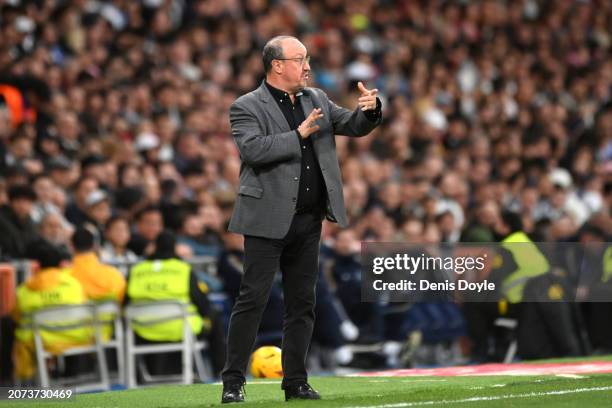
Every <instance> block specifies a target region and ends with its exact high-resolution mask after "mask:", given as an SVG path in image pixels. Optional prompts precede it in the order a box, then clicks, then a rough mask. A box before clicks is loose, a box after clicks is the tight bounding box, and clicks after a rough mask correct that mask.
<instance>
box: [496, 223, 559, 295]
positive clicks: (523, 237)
mask: <svg viewBox="0 0 612 408" xmlns="http://www.w3.org/2000/svg"><path fill="white" fill-rule="evenodd" d="M501 246H502V247H503V248H505V249H506V250H508V251H509V252H510V253H511V254H512V257H513V258H514V262H516V265H517V268H516V271H514V272H513V273H511V274H510V275H509V276H508V277H506V278H505V279H504V280H503V282H502V292H503V293H504V296H505V297H506V299H508V302H510V303H519V302H521V301H522V300H523V289H524V288H525V284H526V283H527V281H528V280H529V279H531V278H534V277H536V276H539V275H543V274H545V273H547V272H548V271H549V269H550V264H549V263H548V260H547V259H546V257H545V256H544V254H543V253H542V251H540V249H539V248H538V247H537V246H536V244H534V243H533V241H532V240H531V239H530V238H529V237H528V236H527V234H525V233H524V232H515V233H513V234H510V235H508V236H507V237H506V238H505V239H504V240H503V241H502V244H501Z"/></svg>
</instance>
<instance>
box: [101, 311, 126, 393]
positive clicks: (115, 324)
mask: <svg viewBox="0 0 612 408" xmlns="http://www.w3.org/2000/svg"><path fill="white" fill-rule="evenodd" d="M95 310H96V318H97V319H98V322H100V325H101V327H102V347H103V348H104V349H105V350H107V349H111V350H112V349H114V350H115V353H116V354H115V355H116V358H117V382H118V383H119V384H121V385H126V384H125V346H124V342H123V338H124V336H123V322H122V320H121V307H120V306H119V304H118V303H116V302H114V301H106V302H100V303H96V304H95ZM109 326H110V327H109ZM107 328H112V333H108V336H107V333H105V330H106V329H107Z"/></svg>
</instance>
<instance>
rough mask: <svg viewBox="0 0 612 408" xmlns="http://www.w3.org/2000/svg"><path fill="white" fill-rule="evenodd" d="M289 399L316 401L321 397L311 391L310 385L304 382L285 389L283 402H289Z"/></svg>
mask: <svg viewBox="0 0 612 408" xmlns="http://www.w3.org/2000/svg"><path fill="white" fill-rule="evenodd" d="M291 399H308V400H318V399H321V396H320V395H319V393H318V392H316V391H315V390H313V389H312V387H311V386H310V384H308V383H306V382H305V383H301V384H296V385H292V386H289V387H287V388H285V401H289V400H291Z"/></svg>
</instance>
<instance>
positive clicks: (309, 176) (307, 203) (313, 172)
mask: <svg viewBox="0 0 612 408" xmlns="http://www.w3.org/2000/svg"><path fill="white" fill-rule="evenodd" d="M266 86H267V87H268V90H269V91H270V93H271V94H272V97H273V98H274V100H275V101H276V103H277V104H278V107H279V108H280V110H281V112H283V116H285V119H286V120H287V123H288V124H289V128H290V129H291V130H295V131H296V132H295V137H297V138H298V140H299V141H300V147H301V148H302V169H301V175H300V179H299V183H300V184H299V189H298V198H297V205H296V207H295V208H296V212H319V211H321V210H322V209H323V208H324V205H325V202H326V200H327V192H326V190H325V181H324V180H323V173H321V167H320V166H319V161H318V160H317V156H316V155H315V152H314V149H313V146H312V140H311V139H310V137H307V138H305V139H303V138H302V137H301V136H300V134H299V132H298V131H297V128H298V126H300V125H301V124H302V122H303V121H304V120H306V116H305V115H304V110H303V109H302V104H301V103H300V101H299V97H300V95H301V93H298V95H296V98H295V103H293V102H291V98H290V97H289V94H288V93H287V92H285V91H282V90H280V89H278V88H275V87H273V86H272V85H270V84H269V83H268V82H266Z"/></svg>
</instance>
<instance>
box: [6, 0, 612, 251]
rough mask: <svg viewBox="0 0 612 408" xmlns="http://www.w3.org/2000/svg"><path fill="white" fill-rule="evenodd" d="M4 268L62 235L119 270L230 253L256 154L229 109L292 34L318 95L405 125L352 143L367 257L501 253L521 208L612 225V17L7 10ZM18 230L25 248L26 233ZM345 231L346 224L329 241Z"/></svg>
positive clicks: (326, 8) (51, 6)
mask: <svg viewBox="0 0 612 408" xmlns="http://www.w3.org/2000/svg"><path fill="white" fill-rule="evenodd" d="M0 7H1V8H0V27H1V28H0V69H1V72H0V174H1V175H2V176H1V177H0V205H2V206H3V207H2V209H1V210H0V230H1V233H0V253H1V256H2V257H4V258H9V259H10V258H13V259H15V258H22V257H24V256H25V253H24V248H25V247H26V244H27V242H26V241H28V240H29V239H31V238H32V237H33V236H35V235H41V236H43V237H45V238H46V239H48V240H49V241H51V242H53V243H54V244H56V245H58V246H59V247H62V248H63V249H64V250H65V251H69V250H70V249H69V237H70V234H71V230H72V229H73V228H76V227H80V226H82V225H84V224H89V225H90V226H91V227H93V228H95V229H96V230H97V231H98V239H99V242H100V245H101V246H102V248H103V249H104V250H103V253H102V256H103V258H102V259H103V260H106V261H113V260H119V261H126V260H127V261H130V260H133V259H135V258H136V257H137V256H143V255H146V254H148V253H150V251H152V247H151V243H152V242H153V241H154V239H155V237H156V236H157V235H158V234H159V233H160V232H161V231H162V230H163V229H164V228H166V229H171V230H174V231H175V232H176V233H177V236H178V241H179V242H180V243H181V248H180V254H181V255H182V256H184V257H190V256H193V255H212V256H217V255H218V254H219V253H220V251H221V250H222V247H223V233H224V226H225V225H226V222H227V220H228V219H229V217H230V215H231V211H232V205H233V200H234V196H235V192H236V189H237V185H238V176H239V170H240V157H239V155H238V151H237V149H236V146H235V144H234V141H233V139H232V137H231V133H230V128H229V119H228V110H229V106H230V104H231V103H232V102H233V101H234V100H235V99H236V98H237V97H238V96H240V95H242V94H244V93H246V92H248V91H251V90H253V89H255V88H256V87H257V86H258V85H259V83H260V81H261V80H262V79H263V67H262V63H261V50H262V48H263V45H264V44H265V42H266V41H267V40H269V39H270V38H271V37H272V36H274V35H279V34H291V35H295V36H297V37H298V38H299V39H300V40H301V41H302V42H303V43H304V44H305V45H306V47H307V49H308V52H309V54H310V56H311V58H312V59H311V66H312V69H313V75H312V78H313V79H312V86H318V87H321V88H323V89H324V90H325V91H326V92H327V93H328V94H329V95H330V97H331V98H332V99H334V100H335V101H336V102H337V103H338V104H340V105H342V106H346V107H349V108H354V107H355V106H356V103H357V96H358V93H357V90H356V83H357V81H364V83H365V84H366V86H367V87H369V88H371V87H376V88H377V89H378V90H379V96H380V97H381V99H382V101H383V116H384V123H383V125H382V126H380V127H379V128H378V129H377V130H375V131H374V132H373V133H372V134H371V135H370V136H368V137H365V138H359V139H349V138H343V137H338V138H337V140H336V142H337V151H338V156H339V160H340V163H341V169H342V175H343V182H344V186H345V187H344V193H345V201H346V205H347V207H348V212H349V217H350V221H351V226H350V228H349V229H350V230H351V236H350V238H351V239H350V240H348V238H347V239H345V240H344V241H350V242H349V245H347V243H346V242H344V241H343V243H342V245H344V247H346V248H344V247H343V249H342V251H343V252H344V253H346V252H347V251H348V252H350V251H355V252H357V251H358V249H359V246H358V244H359V241H360V240H378V241H408V242H428V243H437V242H457V241H460V240H464V241H470V242H474V241H496V240H499V238H500V237H501V232H500V231H499V226H500V224H501V214H502V212H503V211H506V210H511V211H514V212H518V213H520V215H521V217H522V221H523V225H524V226H525V232H526V233H528V234H529V235H530V236H532V237H533V238H534V239H535V240H539V241H571V240H573V239H575V237H577V236H578V235H577V234H578V233H579V232H580V231H581V229H582V228H585V227H586V226H589V227H596V228H599V229H600V230H601V231H603V232H604V233H605V234H608V233H609V231H612V218H611V214H610V208H611V205H612V58H610V55H611V54H610V53H611V50H612V30H611V29H610V27H611V24H610V21H612V2H609V1H605V0H599V1H598V0H591V1H588V0H585V1H573V0H558V1H545V0H518V1H501V0H500V1H496V0H483V1H469V0H465V1H442V0H432V1H391V0H363V1H348V0H321V1H305V2H300V1H297V0H284V1H282V0H279V1H266V0H243V1H239V0H227V1H218V0H142V1H131V0H111V1H95V0H71V1H68V0H66V1H62V0H38V1H19V0H13V1H5V2H3V3H2V5H1V6H0ZM7 231H8V234H7V233H6V232H7ZM337 234H338V229H337V227H336V226H335V225H334V224H330V223H327V222H326V223H325V225H324V231H323V242H324V243H325V244H326V245H328V246H329V247H332V248H333V247H334V245H335V244H334V240H335V238H336V236H337Z"/></svg>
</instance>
